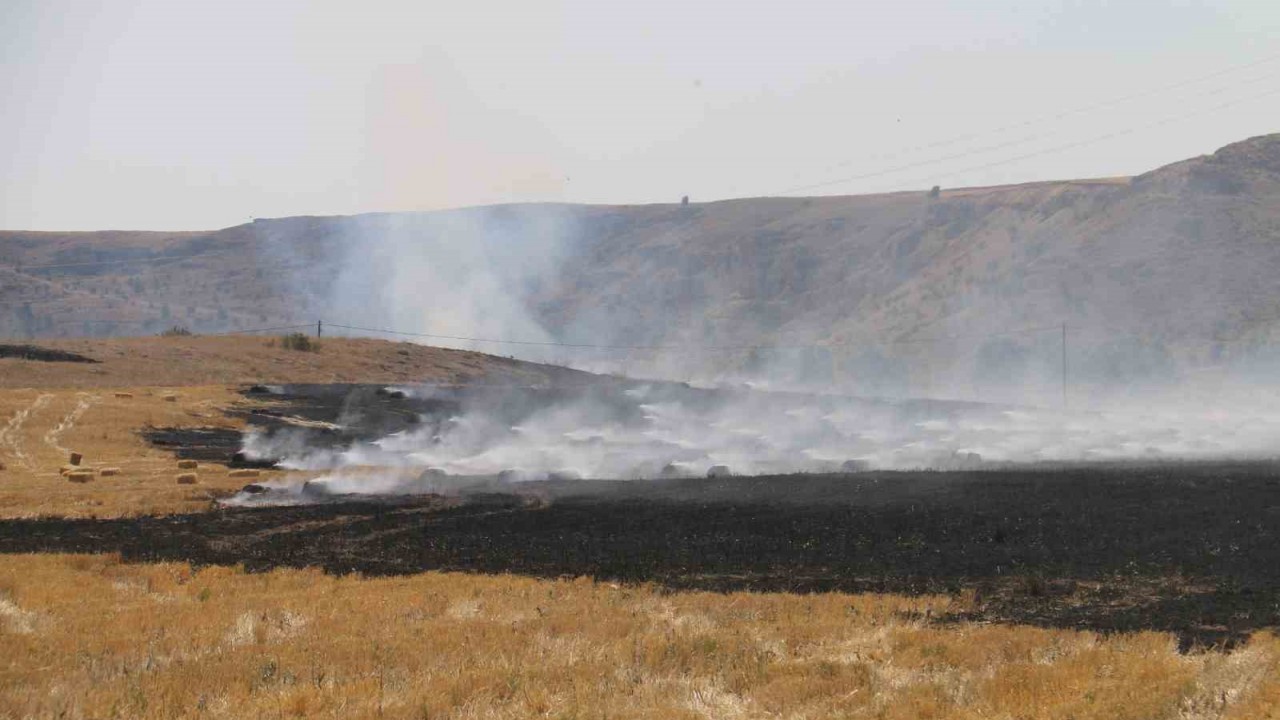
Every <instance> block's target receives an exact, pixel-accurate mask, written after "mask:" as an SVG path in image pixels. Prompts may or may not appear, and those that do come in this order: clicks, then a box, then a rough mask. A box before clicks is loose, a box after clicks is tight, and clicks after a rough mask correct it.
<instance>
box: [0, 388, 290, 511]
mask: <svg viewBox="0 0 1280 720" xmlns="http://www.w3.org/2000/svg"><path fill="white" fill-rule="evenodd" d="M166 397H172V398H173V400H166V399H165V398H166ZM243 402H244V401H243V399H241V398H240V397H239V396H238V395H237V394H236V393H235V392H234V391H233V390H232V389H230V388H228V387H225V386H212V387H209V386H205V387H179V388H167V387H166V388H150V387H143V388H139V387H121V388H99V389H96V390H71V389H55V388H36V389H25V390H11V389H4V390H0V463H3V465H4V468H3V469H2V470H0V518H12V517H33V516H50V515H56V516H64V517H120V516H127V515H144V514H156V513H174V512H196V511H200V510H205V509H208V508H209V506H210V501H211V500H212V499H213V498H214V497H215V496H217V495H218V494H219V493H223V492H229V491H232V490H235V489H238V488H240V487H241V486H243V485H244V484H245V482H246V481H245V480H243V479H238V478H233V477H229V476H228V474H227V469H226V468H225V467H223V466H219V465H204V466H202V467H199V468H197V470H196V472H197V477H198V482H197V483H196V484H195V485H179V484H177V481H176V477H177V475H178V474H179V473H180V472H181V471H180V470H179V468H178V466H177V462H176V460H175V459H174V457H173V456H172V455H170V454H169V453H167V452H164V451H161V450H156V449H154V448H151V447H149V446H148V445H147V444H146V443H145V442H144V441H143V439H142V438H141V437H140V436H139V435H138V431H139V430H140V429H142V428H143V427H145V426H147V425H156V426H166V427H168V426H172V427H234V426H236V424H237V422H238V420H237V419H235V418H229V417H227V416H225V415H224V414H223V413H222V412H220V409H221V408H226V407H230V406H232V405H235V404H242V403H243ZM73 451H74V452H78V453H80V454H81V455H83V459H82V460H81V466H80V467H82V468H83V469H84V470H87V471H89V472H90V473H91V475H90V476H89V479H88V481H87V482H72V481H70V480H68V478H67V477H64V476H63V474H62V469H63V468H64V467H67V466H68V459H69V456H70V453H71V452H73ZM103 469H115V470H118V473H116V474H108V475H103V473H102V471H103ZM271 474H273V472H271V471H267V472H265V475H271Z"/></svg>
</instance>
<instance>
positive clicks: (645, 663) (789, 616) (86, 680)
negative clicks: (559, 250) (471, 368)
mask: <svg viewBox="0 0 1280 720" xmlns="http://www.w3.org/2000/svg"><path fill="white" fill-rule="evenodd" d="M259 342H261V341H259ZM143 345H144V346H145V347H147V348H154V347H155V346H154V344H147V343H143ZM385 345H386V346H387V347H386V348H381V349H380V348H377V347H371V348H366V349H365V350H366V351H367V352H370V353H372V354H373V356H374V357H375V358H376V355H377V353H378V352H383V351H385V353H386V354H387V356H388V359H390V360H391V361H392V362H394V357H397V356H398V352H397V346H396V344H392V343H386V344H385ZM111 347H119V346H118V345H117V346H108V349H110V348H111ZM183 347H184V349H183V350H182V352H184V353H194V355H193V356H192V357H191V358H189V359H190V361H191V366H192V367H193V368H198V367H199V364H200V361H201V358H200V354H199V352H200V349H199V343H195V344H194V345H192V344H188V345H186V346H183ZM192 347H194V348H195V349H194V350H192V349H191V348H192ZM82 349H84V348H82ZM87 349H88V350H92V349H93V347H92V345H91V344H90V345H88V346H87ZM147 352H148V353H151V352H153V350H151V349H148V350H147ZM163 352H171V350H164V351H163ZM279 352H283V351H279ZM128 360H129V358H128V353H127V352H125V353H122V356H121V357H120V358H118V360H117V361H116V362H117V364H116V365H115V366H114V369H113V368H108V370H109V371H110V372H113V373H116V374H113V375H109V377H114V378H116V379H117V380H119V381H120V382H125V381H128V382H130V383H131V384H127V385H117V384H110V385H106V384H104V385H102V386H98V387H95V386H93V385H92V382H91V380H92V378H91V377H87V376H82V375H80V374H83V373H86V372H89V371H91V370H93V369H94V368H92V367H89V368H69V369H68V368H53V369H50V368H48V367H46V366H43V365H39V364H36V363H19V362H15V361H4V362H5V365H4V368H3V369H4V370H5V371H6V373H8V374H7V375H6V376H5V377H4V379H3V381H2V382H0V385H3V386H4V387H5V389H0V462H3V463H4V464H5V470H3V471H0V518H19V517H33V516H42V515H43V516H49V515H54V516H74V517H118V516H128V515H139V514H166V513H174V512H202V511H207V510H210V509H211V508H212V503H211V498H212V497H215V496H217V495H218V494H219V493H221V492H229V491H231V490H234V489H236V488H238V487H240V486H241V485H243V484H244V482H245V481H244V480H242V479H237V478H231V477H229V476H228V475H227V473H226V469H225V468H222V467H220V466H216V465H206V466H202V467H201V468H199V469H198V470H197V474H198V478H199V480H198V482H197V484H195V485H179V484H177V482H176V480H175V478H176V475H177V474H178V473H179V470H178V468H177V465H176V462H175V459H174V458H173V457H172V456H170V455H168V454H167V453H165V452H162V451H158V450H155V449H152V448H149V447H147V446H146V444H145V443H144V442H143V441H142V439H141V438H140V437H139V436H138V434H137V431H138V430H139V429H140V428H142V427H144V426H146V425H149V424H150V425H156V426H179V427H192V426H211V425H214V426H218V425H221V426H226V425H232V426H234V425H235V424H236V422H237V421H236V420H234V419H230V418H227V417H225V416H224V415H223V414H222V413H221V412H220V409H221V408H225V407H228V406H230V405H232V404H235V403H240V402H246V401H245V400H244V399H243V398H242V397H241V396H240V395H239V394H238V393H237V392H236V391H235V387H234V386H232V385H227V384H207V383H206V382H203V381H201V380H197V381H195V382H196V383H197V384H187V385H183V384H181V383H180V382H175V380H181V378H180V377H173V376H169V377H166V378H165V380H166V384H165V385H163V386H160V385H150V384H147V383H145V382H142V380H143V378H141V377H138V375H139V372H134V371H130V370H129V368H130V367H131V365H130V364H129V363H128ZM277 360H278V363H277V364H276V365H271V363H272V362H276V361H273V360H271V359H270V358H268V360H265V361H260V360H255V361H254V362H255V363H256V362H265V363H267V364H268V365H269V366H271V367H277V368H279V367H285V366H287V363H288V362H292V359H291V358H289V357H287V356H284V357H283V358H278V359H277ZM306 362H308V363H316V364H317V366H316V367H314V368H311V370H310V371H309V372H313V373H317V374H323V373H324V372H325V370H324V367H323V358H320V359H317V358H308V359H306ZM377 362H381V361H377ZM281 363H283V364H281ZM24 364H26V365H32V366H36V367H33V368H32V370H31V373H30V374H29V375H28V376H27V379H29V380H33V381H32V382H30V383H29V385H30V387H23V378H21V377H17V376H15V375H14V374H12V373H13V369H14V368H15V367H20V366H21V365H24ZM142 367H145V365H143V366H142ZM97 369H102V368H97ZM242 370H244V369H242V368H237V369H233V371H234V372H237V373H239V372H241V371H242ZM172 372H176V371H172ZM229 372H230V371H229ZM244 372H245V375H244V376H243V379H247V380H253V379H254V378H255V377H258V378H260V379H261V380H262V381H280V380H281V379H282V378H281V377H280V376H279V375H278V374H273V373H274V372H276V371H273V373H266V372H264V373H262V375H260V376H255V375H253V373H252V372H251V371H248V370H244ZM42 376H43V377H45V378H46V379H49V378H54V379H59V380H60V381H62V382H63V384H62V385H61V386H58V385H46V384H42V383H41V382H38V381H37V380H38V379H39V378H40V377H42ZM197 376H198V377H201V378H203V375H200V373H199V372H198V371H196V372H194V374H193V377H197ZM68 377H72V379H73V380H75V382H67V381H66V380H67V378H68ZM238 377H240V376H238ZM286 379H287V378H286ZM379 379H381V378H379ZM390 380H391V379H390V378H389V379H387V381H390ZM73 450H74V451H76V452H80V453H83V454H84V456H85V457H84V461H83V464H84V466H85V467H87V468H91V469H94V470H97V471H100V470H101V469H102V468H104V467H111V468H118V469H119V471H120V472H119V474H118V475H114V476H110V477H102V476H101V474H100V472H97V473H95V476H94V478H93V480H92V481H90V482H87V483H72V482H68V481H67V480H66V479H65V478H63V477H62V476H61V474H60V472H59V470H60V468H61V467H62V466H63V465H65V464H66V458H67V455H68V453H69V452H70V451H73ZM0 521H3V520H0ZM972 603H973V599H972V598H971V597H970V596H967V595H960V596H955V597H943V596H929V597H899V596H886V595H870V594H862V595H849V594H823V595H792V594H783V593H735V594H714V593H684V592H681V593H673V592H669V591H666V590H664V589H663V588H660V587H656V586H650V585H640V586H625V585H624V586H619V585H615V584H612V583H597V582H593V581H590V580H587V579H572V578H566V579H561V580H545V579H533V578H525V577H518V576H483V575H461V574H451V573H432V572H429V573H423V574H419V575H413V576H404V577H391V578H366V577H359V576H344V577H334V576H330V575H325V574H324V573H322V572H320V571H318V570H306V569H303V570H274V571H271V572H265V573H257V574H250V573H245V572H244V571H243V570H241V569H239V568H235V567H205V568H192V567H190V566H188V565H185V564H173V563H166V564H129V563H124V562H122V561H121V560H120V558H119V557H118V556H114V555H107V554H104V555H0V718H176V717H183V718H186V717H190V718H201V717H221V718H283V717H332V718H361V717H369V718H375V717H393V718H524V717H549V718H610V717H612V718H627V717H646V718H827V717H849V718H974V719H976V718H1008V719H1010V720H1012V719H1015V718H1056V719H1062V720H1066V719H1068V718H1075V719H1083V718H1134V719H1137V718H1187V719H1190V718H1238V719H1245V718H1280V709H1278V707H1280V640H1278V639H1277V638H1276V637H1274V636H1273V635H1271V634H1267V633H1262V634H1258V635H1256V636H1254V637H1253V638H1252V639H1251V640H1250V641H1249V642H1247V643H1246V644H1244V645H1242V646H1239V647H1237V648H1235V649H1233V650H1231V651H1229V652H1221V651H1198V652H1192V653H1179V652H1178V650H1177V645H1176V641H1175V639H1174V638H1173V636H1171V635H1167V634H1160V633H1138V634H1128V635H1112V636H1099V635H1096V634H1094V633H1088V632H1076V631H1070V630H1057V629H1041V628H1033V627H1026V626H1001V625H990V624H978V623H960V624H955V623H951V624H943V623H939V622H937V621H936V620H935V618H938V617H942V616H947V615H954V614H955V613H957V612H963V611H965V610H966V609H967V608H968V607H969V606H970V605H971V604H972Z"/></svg>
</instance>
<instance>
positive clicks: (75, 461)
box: [69, 452, 84, 465]
mask: <svg viewBox="0 0 1280 720" xmlns="http://www.w3.org/2000/svg"><path fill="white" fill-rule="evenodd" d="M83 459H84V456H83V455H81V454H80V453H78V452H73V453H71V457H70V459H69V462H70V463H71V464H72V465H79V464H80V461H81V460H83Z"/></svg>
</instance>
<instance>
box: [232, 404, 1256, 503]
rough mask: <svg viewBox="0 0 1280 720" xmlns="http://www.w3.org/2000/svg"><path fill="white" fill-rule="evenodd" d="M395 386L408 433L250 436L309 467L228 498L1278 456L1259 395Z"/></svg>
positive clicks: (251, 442)
mask: <svg viewBox="0 0 1280 720" xmlns="http://www.w3.org/2000/svg"><path fill="white" fill-rule="evenodd" d="M408 391H409V393H410V395H411V398H412V399H415V400H418V401H422V402H424V403H427V405H428V406H430V407H436V408H438V412H437V411H428V412H425V413H424V414H423V415H422V416H421V418H420V420H419V422H418V423H416V424H415V425H414V426H413V427H414V428H415V429H413V430H409V431H398V432H394V433H391V434H387V435H385V436H382V437H378V438H374V439H371V440H357V441H352V442H350V443H347V444H343V445H340V446H338V447H332V448H326V447H322V446H321V445H320V444H318V443H316V442H315V437H316V436H315V435H314V434H313V435H311V436H308V435H307V431H306V430H303V429H290V430H287V431H282V432H276V433H272V434H267V433H254V434H250V435H249V436H248V438H247V439H246V443H245V452H246V454H247V455H248V456H249V457H251V458H272V459H279V460H280V466H281V467H284V468H288V469H295V470H306V471H309V474H310V475H312V476H313V477H312V479H311V480H308V481H307V482H306V483H305V484H297V483H292V484H281V485H278V486H276V487H274V488H273V492H270V493H263V494H261V496H258V495H252V496H248V495H242V496H241V497H240V498H239V499H238V500H237V502H242V503H257V502H281V501H282V499H285V500H286V501H288V502H315V501H323V500H325V499H332V498H334V497H338V496H344V495H347V494H369V495H403V494H419V493H426V492H431V493H452V492H459V491H462V490H464V489H467V488H472V487H477V486H479V487H490V488H491V487H495V486H509V485H510V483H520V482H527V481H544V480H567V479H579V478H583V479H623V480H645V479H659V478H679V477H708V476H723V475H729V474H741V475H778V474H789V473H806V472H809V473H831V472H862V471H866V470H911V469H932V470H952V471H955V470H979V469H987V470H991V469H1001V468H1010V467H1025V466H1029V465H1030V466H1039V465H1045V464H1048V465H1051V466H1052V465H1058V464H1077V463H1096V462H1127V461H1156V462H1170V461H1195V460H1222V459H1244V458H1255V459H1261V458H1271V457H1274V456H1275V446H1274V439H1275V438H1276V437H1277V436H1280V410H1263V409H1261V408H1263V407H1265V406H1264V405H1262V404H1258V403H1254V404H1253V405H1250V406H1243V405H1238V406H1235V407H1231V408H1230V409H1227V408H1226V407H1225V406H1219V407H1216V408H1215V407H1214V406H1211V405H1199V406H1195V405H1191V404H1176V405H1167V406H1157V405H1146V406H1142V408H1141V409H1135V408H1136V406H1130V407H1128V409H1113V410H1109V411H1105V412H1096V411H1084V410H1079V411H1073V412H1064V411H1062V410H1060V409H1053V410H1049V409H1043V408H1034V407H1012V406H996V405H981V404H975V403H958V402H926V401H871V400H865V399H859V398H850V397H844V396H833V395H814V394H805V393H791V392H762V391H758V390H748V389H743V388H718V389H700V388H695V387H690V386H687V385H681V384H672V383H625V382H617V383H601V384H599V385H597V386H592V387H587V388H576V389H573V390H563V389H562V390H545V389H544V390H535V389H529V388H514V387H513V388H506V389H502V388H491V389H485V390H458V389H457V388H447V389H446V388H433V387H420V388H409V389H408ZM1277 399H1280V398H1277ZM431 403H438V404H436V405H432V404H431ZM1246 407H1251V408H1253V409H1244V408H1246ZM1272 407H1280V404H1278V405H1273V406H1272ZM353 417H354V416H353Z"/></svg>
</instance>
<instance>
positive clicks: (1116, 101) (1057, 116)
mask: <svg viewBox="0 0 1280 720" xmlns="http://www.w3.org/2000/svg"><path fill="white" fill-rule="evenodd" d="M1277 60H1280V55H1272V56H1269V57H1265V58H1261V59H1259V60H1254V61H1252V62H1248V63H1244V64H1241V65H1233V66H1231V67H1226V68H1222V69H1220V70H1217V71H1214V72H1211V73H1209V74H1207V75H1200V76H1198V77H1195V78H1191V79H1189V80H1181V81H1178V82H1174V83H1170V84H1168V85H1161V86H1159V87H1156V88H1152V89H1149V90H1142V91H1139V92H1136V93H1130V94H1128V95H1123V96H1120V97H1116V98H1111V99H1109V100H1103V101H1100V102H1095V103H1091V104H1088V105H1083V106H1079V107H1075V108H1071V109H1069V110H1063V111H1060V112H1057V113H1053V114H1051V115H1042V116H1039V117H1036V118H1030V119H1027V120H1023V121H1021V122H1016V123H1011V124H1008V125H1002V126H999V127H994V128H986V129H982V130H977V131H974V132H969V133H964V134H961V135H955V136H952V137H949V138H944V139H942V140H936V141H933V142H928V143H923V144H920V145H914V146H911V147H906V148H901V149H899V150H897V151H894V152H892V153H888V154H884V153H882V154H879V155H874V156H870V157H867V158H864V159H865V160H880V159H890V158H895V157H901V156H903V155H908V154H910V153H913V152H917V151H920V150H929V149H932V148H938V147H946V146H948V145H954V144H956V143H958V142H963V141H965V140H972V139H975V138H979V137H984V136H986V135H996V134H1000V133H1005V132H1009V131H1012V130H1019V129H1022V128H1026V127H1032V126H1035V125H1041V124H1044V123H1050V122H1057V121H1059V120H1063V119H1065V118H1069V117H1072V116H1075V115H1081V114H1084V113H1087V112H1092V111H1094V110H1101V109H1103V108H1108V107H1114V106H1116V105H1123V104H1125V103H1127V102H1130V101H1132V100H1139V99H1142V98H1145V97H1151V96H1154V95H1159V94H1161V93H1165V92H1168V91H1170V90H1178V89H1181V88H1184V87H1189V86H1191V85H1195V84H1198V83H1201V82H1204V81H1206V80H1212V79H1213V78H1217V77H1221V76H1223V75H1229V74H1231V73H1235V72H1239V71H1241V70H1249V69H1252V68H1255V67H1259V66H1262V65H1267V64H1270V63H1273V62H1276V61H1277ZM1267 77H1271V76H1267ZM1263 79H1265V78H1263ZM1252 82H1257V79H1254V80H1252V81H1250V83H1252ZM1246 84H1248V83H1246ZM854 162H856V160H846V161H844V162H841V163H839V164H837V165H834V166H830V167H846V166H848V165H851V164H853V163H854Z"/></svg>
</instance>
